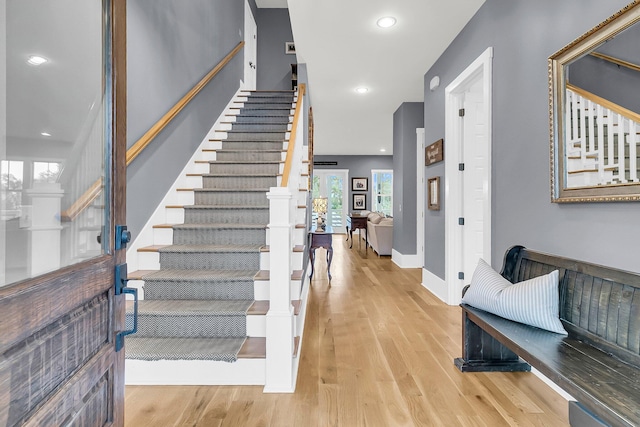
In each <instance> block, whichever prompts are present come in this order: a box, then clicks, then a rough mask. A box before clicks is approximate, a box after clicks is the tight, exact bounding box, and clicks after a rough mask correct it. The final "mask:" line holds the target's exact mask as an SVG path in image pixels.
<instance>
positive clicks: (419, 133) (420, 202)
mask: <svg viewBox="0 0 640 427" xmlns="http://www.w3.org/2000/svg"><path fill="white" fill-rule="evenodd" d="M424 138H425V133H424V128H416V148H417V153H416V160H417V164H416V255H417V257H418V262H419V267H420V268H422V267H424V195H425V193H426V186H425V183H424V168H425V166H424Z"/></svg>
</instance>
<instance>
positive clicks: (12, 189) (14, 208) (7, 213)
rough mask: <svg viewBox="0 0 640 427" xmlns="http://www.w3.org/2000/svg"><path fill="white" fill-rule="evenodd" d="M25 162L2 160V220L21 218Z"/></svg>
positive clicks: (0, 199)
mask: <svg viewBox="0 0 640 427" xmlns="http://www.w3.org/2000/svg"><path fill="white" fill-rule="evenodd" d="M23 166H24V164H23V162H22V161H20V160H2V162H0V180H1V182H0V209H1V216H2V219H4V220H8V219H12V218H17V217H19V216H20V206H22V190H23Z"/></svg>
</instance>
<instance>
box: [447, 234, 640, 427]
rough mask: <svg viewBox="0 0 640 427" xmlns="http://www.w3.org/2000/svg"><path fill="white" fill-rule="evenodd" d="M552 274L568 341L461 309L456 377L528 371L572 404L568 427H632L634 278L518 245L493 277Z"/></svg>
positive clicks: (636, 349) (637, 341) (638, 294)
mask: <svg viewBox="0 0 640 427" xmlns="http://www.w3.org/2000/svg"><path fill="white" fill-rule="evenodd" d="M639 262H640V259H639ZM553 270H559V286H560V292H559V298H560V320H561V321H562V324H563V325H564V327H565V329H566V330H567V332H568V333H569V335H568V336H564V335H559V334H555V333H553V332H548V331H544V330H542V329H538V328H535V327H532V326H527V325H524V324H521V323H517V322H513V321H510V320H507V319H504V318H501V317H498V316H495V315H493V314H490V313H487V312H485V311H483V310H479V309H476V308H473V307H471V306H469V305H465V304H461V307H462V346H463V356H462V358H458V359H455V364H456V366H457V367H458V368H459V369H460V370H461V371H463V372H486V371H502V372H509V371H529V370H530V369H531V366H533V367H535V368H536V369H538V370H539V371H540V372H541V373H542V374H543V375H545V376H546V377H548V378H549V379H550V380H551V381H553V382H554V383H555V384H557V385H558V386H559V387H560V388H562V389H564V390H565V391H566V392H567V393H569V394H570V395H571V396H573V397H574V398H575V399H576V400H577V402H573V401H571V402H569V421H570V423H571V425H572V426H579V427H585V426H603V425H611V426H639V425H640V274H636V273H630V272H625V271H621V270H617V269H614V268H608V267H603V266H599V265H595V264H590V263H586V262H581V261H576V260H572V259H568V258H563V257H558V256H553V255H548V254H543V253H540V252H534V251H531V250H528V249H525V248H524V247H522V246H514V247H512V248H511V249H509V250H508V251H507V252H506V254H505V258H504V264H503V268H502V271H501V272H500V274H501V275H502V276H503V277H505V278H506V279H507V280H509V281H510V282H512V283H517V282H521V281H523V280H527V279H530V278H533V277H537V276H540V275H543V274H547V273H550V272H551V271H553ZM467 288H468V286H467V287H465V289H464V290H463V295H464V293H465V292H466V290H467ZM523 359H524V360H523Z"/></svg>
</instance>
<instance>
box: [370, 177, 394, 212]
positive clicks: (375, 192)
mask: <svg viewBox="0 0 640 427" xmlns="http://www.w3.org/2000/svg"><path fill="white" fill-rule="evenodd" d="M371 182H372V186H371V195H372V196H373V197H372V200H371V210H372V211H373V212H382V213H384V214H385V215H387V216H393V170H391V169H373V170H371Z"/></svg>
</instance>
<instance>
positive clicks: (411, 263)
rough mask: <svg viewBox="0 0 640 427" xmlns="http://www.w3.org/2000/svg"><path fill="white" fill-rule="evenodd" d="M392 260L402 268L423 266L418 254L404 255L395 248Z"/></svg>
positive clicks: (392, 251)
mask: <svg viewBox="0 0 640 427" xmlns="http://www.w3.org/2000/svg"><path fill="white" fill-rule="evenodd" d="M391 261H393V263H394V264H395V265H397V266H398V267H400V268H420V267H422V260H421V259H420V257H419V256H418V255H415V254H412V255H403V254H401V253H400V252H398V251H396V250H395V249H391Z"/></svg>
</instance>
